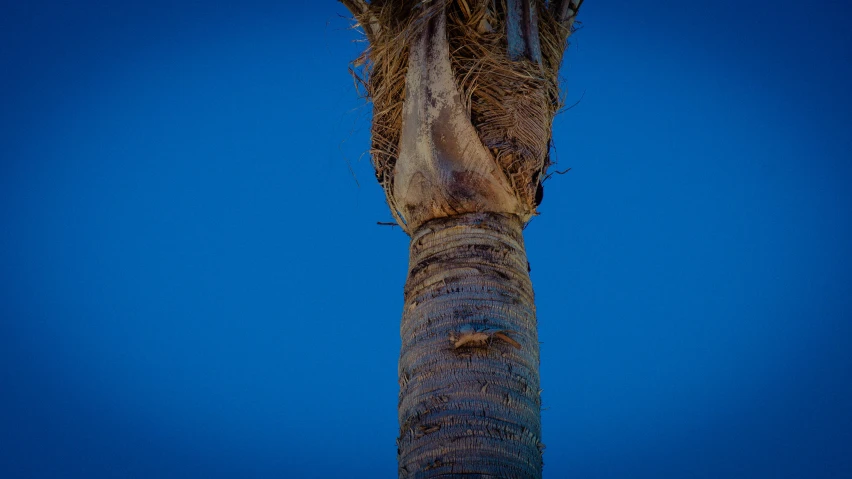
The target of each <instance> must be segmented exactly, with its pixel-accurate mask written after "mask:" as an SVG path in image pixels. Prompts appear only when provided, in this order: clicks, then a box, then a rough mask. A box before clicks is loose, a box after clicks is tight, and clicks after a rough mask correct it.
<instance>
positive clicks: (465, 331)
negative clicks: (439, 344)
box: [450, 326, 521, 349]
mask: <svg viewBox="0 0 852 479" xmlns="http://www.w3.org/2000/svg"><path fill="white" fill-rule="evenodd" d="M510 334H511V331H506V330H504V329H475V328H473V327H470V326H468V327H466V328H462V329H460V330H459V331H458V332H454V333H450V342H451V343H453V349H459V348H463V347H468V348H485V347H488V346H490V345H491V343H492V341H494V340H495V339H499V340H500V341H503V342H505V343H508V344H509V345H511V346H512V347H514V348H515V349H521V343H519V342H517V341H515V340H514V339H512V338H511V337H510V336H509V335H510Z"/></svg>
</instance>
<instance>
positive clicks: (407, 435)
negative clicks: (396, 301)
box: [398, 213, 544, 478]
mask: <svg viewBox="0 0 852 479" xmlns="http://www.w3.org/2000/svg"><path fill="white" fill-rule="evenodd" d="M521 229H522V222H521V219H520V218H518V217H517V216H516V215H507V214H500V213H467V214H462V215H456V216H450V217H445V218H438V219H433V220H430V221H428V222H426V223H424V224H423V225H422V226H421V227H420V228H418V229H417V231H416V232H415V233H414V234H413V236H412V238H411V245H410V259H409V272H408V280H407V282H406V285H405V306H404V311H403V316H402V326H401V336H402V351H401V353H400V360H399V382H400V393H399V422H400V436H399V439H398V454H399V476H400V477H401V478H435V477H468V478H469V477H472V476H473V477H500V478H540V477H541V470H542V460H541V457H542V456H541V453H542V450H543V448H544V445H543V444H542V443H541V399H540V396H539V393H540V389H539V373H538V370H539V343H538V334H537V328H536V317H535V306H534V303H533V290H532V284H531V282H530V277H529V264H528V263H527V258H526V253H525V251H524V243H523V237H522V234H521Z"/></svg>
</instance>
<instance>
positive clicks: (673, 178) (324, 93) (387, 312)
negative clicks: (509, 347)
mask: <svg viewBox="0 0 852 479" xmlns="http://www.w3.org/2000/svg"><path fill="white" fill-rule="evenodd" d="M177 3H178V4H177V5H175V4H172V2H161V1H153V2H133V4H132V5H131V4H130V3H127V4H116V2H102V3H100V4H85V2H71V3H63V4H59V3H49V2H15V5H12V4H9V2H7V3H6V4H4V5H3V6H2V7H0V477H3V478H19V477H20V478H60V477H61V478H77V477H80V478H84V477H85V478H91V479H99V478H118V477H121V478H125V477H126V478H154V477H156V478H179V477H180V478H184V477H203V478H232V477H256V478H273V477H274V478H282V477H293V478H295V477H299V478H303V477H304V478H313V477H315V478H342V477H347V478H348V477H352V478H368V477H395V474H396V457H395V453H396V447H395V444H394V441H395V439H396V434H397V419H396V402H397V377H396V363H397V354H398V348H399V330H398V324H399V315H400V309H401V303H402V286H403V282H404V279H405V273H406V267H407V265H406V262H407V240H406V237H405V235H404V234H402V233H401V232H400V231H399V230H398V229H394V228H389V227H381V226H377V225H376V221H389V220H390V215H389V214H388V213H387V211H386V207H385V204H384V201H383V197H382V194H381V192H380V190H379V187H378V186H377V185H376V184H375V180H374V178H373V176H372V173H371V169H370V164H369V161H368V158H367V156H366V155H365V154H363V153H364V152H365V151H366V150H367V148H368V142H369V137H368V134H369V114H370V110H369V107H367V106H364V104H363V102H362V101H360V100H358V98H356V96H355V92H354V90H353V83H352V80H351V79H350V77H349V76H348V73H347V62H348V61H349V60H351V59H352V58H354V57H355V56H357V54H358V52H359V50H360V49H361V47H362V45H361V44H358V43H354V42H353V40H355V39H356V38H357V35H356V34H355V33H354V32H352V31H350V30H347V25H348V23H347V21H346V20H345V19H344V18H341V17H340V16H339V15H341V14H344V9H343V8H342V7H340V6H338V4H337V3H335V2H331V1H328V2H298V4H299V5H298V6H293V5H290V3H293V4H296V3H297V2H283V1H279V2H263V3H255V2H250V1H249V2H245V1H244V2H240V3H239V5H237V2H234V3H232V4H230V5H226V4H220V3H213V2H198V3H196V2H192V3H190V2H177ZM848 8H849V7H847V6H846V5H845V2H839V1H838V2H827V1H823V2H819V1H818V2H811V3H810V4H807V3H802V2H792V1H771V2H770V1H768V0H766V1H751V2H748V1H746V2H734V3H720V4H712V3H710V4H708V3H707V2H684V1H659V2H633V1H630V2H628V1H603V0H588V1H586V2H585V5H584V7H583V11H582V12H581V19H582V21H583V24H584V28H583V29H582V30H581V31H580V32H579V33H578V34H577V35H576V37H575V39H574V43H573V45H572V47H571V49H570V50H569V52H568V56H567V60H566V63H565V67H564V70H563V73H564V74H565V76H566V78H567V83H566V84H567V87H568V101H569V103H571V102H573V101H575V100H577V99H578V98H580V97H581V96H582V98H583V99H582V101H581V102H580V104H579V105H578V106H577V107H575V108H574V109H572V110H570V111H569V112H567V113H565V114H564V115H562V116H560V117H559V118H558V119H557V120H556V122H555V125H554V132H555V133H554V135H555V137H554V138H555V143H556V155H557V159H558V162H559V167H560V168H567V167H571V168H572V170H571V171H570V173H568V174H566V175H563V176H555V177H554V178H553V179H552V180H551V181H549V182H548V183H547V185H546V194H545V199H544V204H543V205H542V208H541V211H542V215H541V216H540V217H539V218H536V219H535V220H534V221H533V222H532V223H531V224H530V226H529V227H528V228H527V230H526V238H527V248H528V253H529V257H530V260H531V263H532V276H533V281H534V284H535V287H536V292H537V303H538V307H539V309H538V312H539V323H540V335H541V341H542V342H543V344H542V381H543V387H544V393H543V398H544V406H545V407H546V408H547V409H546V410H545V411H544V412H543V421H544V442H545V443H546V444H547V450H546V453H545V477H546V478H551V479H557V478H562V477H577V478H584V479H592V478H625V477H630V478H640V479H641V478H680V477H690V478H719V477H727V478H740V477H743V478H746V477H748V478H763V477H767V478H769V477H771V478H804V477H808V478H840V477H852V453H851V452H850V451H852V408H850V404H852V246H850V245H852V225H850V220H851V219H852V209H851V208H850V207H852V193H850V173H852V88H850V85H852V33H850V29H849V27H848V18H849V14H850V11H848ZM584 92H585V94H583V93H584ZM349 166H351V168H352V170H353V171H354V175H355V177H357V183H356V181H355V179H354V178H353V174H352V173H350V171H349ZM359 185H360V186H359Z"/></svg>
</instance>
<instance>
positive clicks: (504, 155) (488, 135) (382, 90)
mask: <svg viewBox="0 0 852 479" xmlns="http://www.w3.org/2000/svg"><path fill="white" fill-rule="evenodd" d="M506 2H507V0H433V1H428V0H426V1H420V2H412V1H404V0H374V1H372V2H370V3H369V4H368V5H366V4H362V5H364V7H365V11H364V12H362V13H360V14H358V13H356V15H355V16H356V19H357V20H358V21H359V23H360V24H361V25H362V27H363V28H364V30H365V34H366V35H367V38H368V39H369V42H370V45H369V47H368V49H367V50H366V51H365V52H364V53H363V54H362V56H361V57H359V59H357V60H356V61H355V62H354V64H353V65H354V66H355V69H354V70H353V73H355V75H356V78H358V79H359V81H360V83H361V85H363V87H364V88H365V94H366V96H367V97H368V98H369V99H370V100H371V101H372V103H373V125H372V145H371V149H370V153H371V157H372V162H373V166H374V167H375V170H376V178H377V179H378V181H379V183H380V184H381V185H382V187H383V189H384V191H385V194H386V196H387V199H388V204H389V206H390V208H391V212H392V213H393V214H394V216H395V217H396V219H397V221H398V222H400V224H402V223H403V222H402V221H401V220H400V218H399V216H398V208H397V207H396V204H395V201H394V195H393V175H394V166H395V164H396V162H397V159H398V158H399V149H400V135H401V129H402V118H403V102H404V100H405V91H406V88H405V78H406V71H407V67H408V56H409V46H410V41H411V39H412V37H413V35H414V33H415V32H416V31H417V28H419V27H420V26H422V25H423V24H425V23H426V22H428V21H429V20H430V19H431V18H432V17H433V16H434V15H439V14H440V15H444V14H445V15H447V37H448V43H449V47H450V52H449V54H450V60H451V64H452V69H453V75H454V77H455V81H456V86H457V88H458V90H459V93H460V95H461V98H462V101H463V102H464V104H465V105H464V106H465V107H466V108H467V109H468V111H469V114H470V121H471V123H472V125H473V126H474V128H475V129H476V131H477V133H478V135H479V138H480V140H481V141H482V144H483V145H484V146H485V147H486V148H487V149H488V151H489V152H490V153H491V154H492V156H493V157H494V160H495V161H496V162H497V163H498V165H499V166H500V168H501V169H502V171H503V173H504V174H505V175H506V177H507V178H508V180H509V183H510V185H511V187H512V190H513V191H514V193H515V195H516V197H517V198H518V200H519V202H520V203H521V204H522V205H524V206H525V208H526V209H528V211H529V212H530V213H533V214H534V212H535V209H536V206H537V205H538V202H539V200H540V198H537V192H538V189H539V188H540V182H541V181H542V180H543V179H544V177H545V174H546V170H547V168H548V166H549V165H550V161H549V145H550V138H551V124H552V121H553V118H554V116H555V115H556V113H557V112H558V110H559V108H560V107H561V105H562V99H561V95H560V91H559V79H558V71H559V66H560V63H561V61H562V54H563V52H564V50H565V47H566V46H567V38H568V36H569V35H570V33H571V31H572V29H573V20H574V18H573V16H574V13H575V12H576V8H577V7H576V6H574V9H573V10H572V11H570V12H571V15H570V16H569V18H567V20H566V19H565V18H561V19H560V18H557V17H558V16H559V13H558V12H554V11H553V9H552V8H549V6H548V5H547V4H546V3H545V2H544V1H543V0H533V1H532V8H534V9H535V12H534V13H535V14H536V15H537V27H538V42H539V45H540V49H541V60H540V62H539V61H536V60H533V59H532V58H528V57H525V58H520V59H516V60H511V59H510V58H509V54H508V51H507V49H508V42H507V35H506V25H507V21H506V14H505V12H506V10H507V7H506ZM578 3H580V2H578Z"/></svg>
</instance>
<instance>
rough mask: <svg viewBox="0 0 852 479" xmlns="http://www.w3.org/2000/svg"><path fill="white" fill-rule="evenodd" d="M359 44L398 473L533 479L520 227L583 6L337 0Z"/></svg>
mask: <svg viewBox="0 0 852 479" xmlns="http://www.w3.org/2000/svg"><path fill="white" fill-rule="evenodd" d="M341 2H342V3H343V4H344V5H345V6H346V7H347V8H348V9H349V10H350V11H351V12H352V14H353V15H354V17H355V19H356V21H357V22H358V25H359V26H360V27H361V28H362V29H363V32H364V34H365V36H366V38H367V40H368V41H369V47H368V49H367V50H366V52H365V53H364V55H362V57H361V58H359V59H358V60H356V61H355V62H354V66H355V69H356V78H358V79H359V80H360V81H361V84H362V85H363V86H364V88H365V90H366V94H367V95H368V97H369V98H370V99H371V100H372V102H373V126H372V147H371V154H372V161H373V165H374V166H375V169H376V177H377V179H378V181H379V184H380V185H381V186H382V188H383V189H384V191H385V194H386V197H387V202H388V205H389V206H390V210H391V214H392V215H393V216H394V218H395V220H396V221H397V223H398V224H399V226H400V227H401V228H402V229H403V230H404V231H405V232H406V233H408V234H409V235H410V236H411V245H410V258H409V270H408V279H407V281H406V284H405V302H404V310H403V315H402V325H401V336H402V351H401V353H400V359H399V385H400V393H399V424H400V433H399V438H398V440H397V444H398V458H399V475H400V477H410V478H427V477H429V478H431V477H456V476H459V477H461V476H465V477H471V475H474V476H477V477H501V478H540V477H541V471H542V451H543V449H544V444H542V442H541V399H540V396H539V394H540V389H539V372H538V371H539V343H538V336H537V331H536V317H535V305H534V304H533V290H532V284H531V283H530V277H529V264H528V263H527V259H526V253H525V251H524V243H523V236H522V229H523V227H524V225H525V224H526V223H527V222H528V221H529V220H530V218H532V216H534V215H536V214H537V212H536V207H537V206H538V204H539V203H540V202H541V199H542V195H543V190H542V186H541V182H542V181H543V180H544V179H545V177H546V172H547V168H548V166H550V161H549V157H548V152H549V146H550V139H551V123H552V121H553V117H554V115H555V114H556V113H557V111H558V109H559V108H560V105H561V103H560V94H559V83H558V70H559V65H560V63H561V60H562V54H563V52H564V50H565V47H566V45H567V39H568V36H569V35H570V34H571V32H572V31H573V24H574V18H575V16H576V13H577V10H578V9H579V7H580V4H581V3H582V0H551V1H549V2H546V1H545V0H421V1H413V0H408V1H406V0H372V1H371V2H370V3H367V2H365V1H364V0H341Z"/></svg>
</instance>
